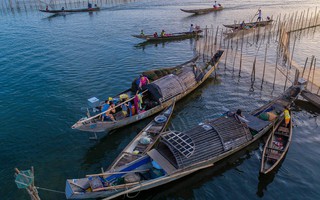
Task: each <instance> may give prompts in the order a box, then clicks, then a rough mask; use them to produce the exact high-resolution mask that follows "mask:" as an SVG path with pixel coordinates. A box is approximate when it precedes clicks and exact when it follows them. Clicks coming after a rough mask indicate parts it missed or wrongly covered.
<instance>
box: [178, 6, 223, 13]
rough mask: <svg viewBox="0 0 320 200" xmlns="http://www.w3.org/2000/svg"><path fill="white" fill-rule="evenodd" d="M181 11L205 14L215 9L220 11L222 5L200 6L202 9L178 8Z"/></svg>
mask: <svg viewBox="0 0 320 200" xmlns="http://www.w3.org/2000/svg"><path fill="white" fill-rule="evenodd" d="M180 10H181V11H183V12H186V13H192V14H196V15H200V14H206V13H209V12H215V11H220V10H223V7H222V6H218V7H215V8H214V7H212V8H202V9H193V10H185V9H180Z"/></svg>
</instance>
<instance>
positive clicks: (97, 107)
mask: <svg viewBox="0 0 320 200" xmlns="http://www.w3.org/2000/svg"><path fill="white" fill-rule="evenodd" d="M223 53H224V51H223V50H218V51H217V52H216V53H215V54H214V55H213V57H212V58H211V59H210V61H205V62H203V60H201V59H198V57H195V58H194V59H192V60H190V61H188V62H186V63H183V64H181V65H178V66H176V67H173V68H168V69H161V70H151V71H146V72H144V73H143V75H144V76H146V77H147V78H148V80H150V83H149V84H146V85H144V86H142V88H139V86H141V85H140V81H137V79H136V80H134V81H133V82H132V86H131V88H129V89H127V90H125V91H123V92H121V93H120V94H119V95H116V96H113V97H112V99H113V101H112V102H113V103H114V104H115V106H114V108H113V109H115V111H116V112H115V113H114V114H113V113H111V112H109V113H111V114H112V115H113V116H114V119H115V121H102V120H101V116H102V115H104V114H105V113H107V112H108V110H107V111H102V110H101V108H102V104H103V102H104V101H103V102H102V103H101V102H100V100H99V99H98V98H96V97H93V98H90V99H88V105H89V108H88V112H87V117H83V118H81V119H80V120H79V121H78V122H76V123H75V124H74V125H73V126H72V128H73V129H78V130H81V131H88V132H94V133H96V132H105V131H110V130H113V129H116V128H120V127H123V126H126V125H129V124H131V123H134V122H137V121H140V120H142V119H144V118H146V117H149V116H151V115H153V114H155V113H158V112H160V111H161V110H163V109H164V108H166V107H167V106H169V105H170V104H172V102H173V101H178V100H180V99H182V98H183V97H185V96H186V95H187V94H189V93H190V92H192V91H193V90H195V89H196V88H197V87H198V86H199V85H201V84H202V83H203V82H204V81H205V80H206V79H207V78H208V77H209V75H210V74H211V73H212V72H213V71H214V70H215V68H216V67H217V65H218V64H219V61H220V58H221V57H222V55H223ZM137 91H138V93H137ZM123 98H126V100H125V101H122V99H123ZM129 102H130V103H131V105H132V108H131V111H132V112H131V113H132V114H131V116H127V115H126V116H125V115H124V114H123V112H122V111H123V110H122V109H121V106H122V105H123V104H124V103H129ZM94 111H99V113H98V114H96V113H95V112H94Z"/></svg>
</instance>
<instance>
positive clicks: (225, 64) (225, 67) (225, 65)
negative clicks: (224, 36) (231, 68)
mask: <svg viewBox="0 0 320 200" xmlns="http://www.w3.org/2000/svg"><path fill="white" fill-rule="evenodd" d="M229 44H230V39H228V46H227V52H226V59H225V62H224V70H226V69H227V57H228V52H229Z"/></svg>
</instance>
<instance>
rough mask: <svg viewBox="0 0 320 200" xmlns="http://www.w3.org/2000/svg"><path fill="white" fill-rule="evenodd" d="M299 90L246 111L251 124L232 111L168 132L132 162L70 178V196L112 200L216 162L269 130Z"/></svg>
mask: <svg viewBox="0 0 320 200" xmlns="http://www.w3.org/2000/svg"><path fill="white" fill-rule="evenodd" d="M299 92H300V87H297V86H292V87H290V88H289V89H287V90H286V91H285V93H284V94H283V95H281V96H280V97H278V98H276V99H274V100H273V101H271V102H270V103H268V104H266V105H264V106H262V107H260V108H259V109H257V110H255V111H253V112H252V113H250V114H247V115H245V117H246V119H247V120H248V123H247V124H246V125H244V124H243V123H241V122H239V121H238V120H237V118H236V117H235V115H234V114H230V115H228V116H223V117H219V118H215V119H211V120H207V121H205V122H204V123H200V124H199V125H197V126H195V127H193V128H191V129H189V130H186V131H184V132H178V131H167V132H163V133H161V136H160V138H159V140H158V144H157V145H156V147H155V148H153V149H151V150H150V151H148V152H147V153H146V154H145V155H143V156H141V157H140V158H138V159H135V160H134V161H132V162H130V163H125V164H123V165H122V166H119V167H117V168H114V169H112V170H108V171H105V172H103V173H101V174H91V175H87V176H86V177H85V178H79V179H68V180H67V181H66V188H65V194H66V198H67V199H86V198H104V197H105V200H107V199H113V198H116V197H119V196H121V195H125V194H129V193H135V192H140V191H143V190H148V189H151V188H155V187H158V186H160V185H164V184H166V183H169V182H172V181H175V180H177V179H180V178H182V177H185V176H187V175H189V174H192V173H194V172H197V171H199V170H201V169H205V168H208V167H212V166H214V164H215V163H217V162H219V161H221V160H223V159H226V158H227V157H229V156H231V155H233V154H235V153H236V152H239V151H240V150H242V149H244V148H246V147H247V146H249V145H250V144H252V143H253V142H255V141H257V140H258V139H259V138H261V137H262V136H263V135H264V134H265V133H267V132H268V131H269V130H270V129H271V128H272V127H273V125H274V124H276V123H277V121H278V120H279V118H280V117H281V113H282V112H283V109H284V107H285V106H288V107H289V106H290V105H291V103H292V102H293V101H294V100H295V99H296V98H297V97H298V95H299ZM268 112H274V113H275V115H276V116H275V118H273V119H271V121H269V119H267V120H264V119H262V118H261V117H262V116H265V114H266V113H268Z"/></svg>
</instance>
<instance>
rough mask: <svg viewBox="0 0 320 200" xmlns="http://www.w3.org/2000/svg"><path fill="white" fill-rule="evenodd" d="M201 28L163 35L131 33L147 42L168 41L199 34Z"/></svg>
mask: <svg viewBox="0 0 320 200" xmlns="http://www.w3.org/2000/svg"><path fill="white" fill-rule="evenodd" d="M201 32H202V30H196V31H193V32H181V33H170V34H166V35H165V36H162V37H161V36H160V37H153V35H132V36H133V37H136V38H140V39H145V40H146V41H148V42H158V41H168V40H183V39H189V38H194V37H197V36H199V34H200V33H201Z"/></svg>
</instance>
